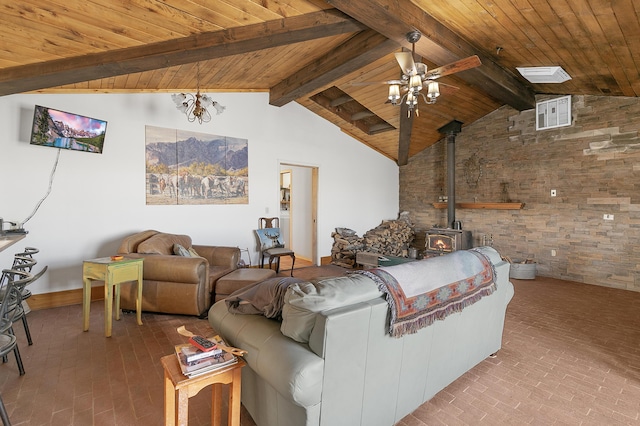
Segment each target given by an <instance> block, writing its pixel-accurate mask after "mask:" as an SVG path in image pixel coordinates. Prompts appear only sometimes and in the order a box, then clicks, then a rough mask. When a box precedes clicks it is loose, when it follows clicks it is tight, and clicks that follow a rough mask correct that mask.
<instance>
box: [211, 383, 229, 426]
mask: <svg viewBox="0 0 640 426" xmlns="http://www.w3.org/2000/svg"><path fill="white" fill-rule="evenodd" d="M221 409H222V384H220V383H214V384H213V386H212V398H211V426H220V422H221V421H222V416H221V415H220V410H221ZM229 410H231V407H229Z"/></svg>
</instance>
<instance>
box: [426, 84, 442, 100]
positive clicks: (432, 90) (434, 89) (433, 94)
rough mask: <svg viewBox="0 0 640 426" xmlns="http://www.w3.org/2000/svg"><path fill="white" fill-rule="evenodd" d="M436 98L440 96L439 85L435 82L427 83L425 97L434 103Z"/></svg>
mask: <svg viewBox="0 0 640 426" xmlns="http://www.w3.org/2000/svg"><path fill="white" fill-rule="evenodd" d="M438 96H440V84H438V82H436V81H432V82H430V83H429V87H428V89H427V97H428V98H429V100H431V101H433V102H435V100H436V98H437V97H438Z"/></svg>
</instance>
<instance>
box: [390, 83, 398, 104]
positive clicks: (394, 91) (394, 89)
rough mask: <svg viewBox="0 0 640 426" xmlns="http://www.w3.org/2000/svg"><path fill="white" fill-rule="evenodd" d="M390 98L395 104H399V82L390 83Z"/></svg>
mask: <svg viewBox="0 0 640 426" xmlns="http://www.w3.org/2000/svg"><path fill="white" fill-rule="evenodd" d="M389 100H390V101H391V103H392V104H393V105H397V103H398V101H399V100H400V85H399V84H390V85H389Z"/></svg>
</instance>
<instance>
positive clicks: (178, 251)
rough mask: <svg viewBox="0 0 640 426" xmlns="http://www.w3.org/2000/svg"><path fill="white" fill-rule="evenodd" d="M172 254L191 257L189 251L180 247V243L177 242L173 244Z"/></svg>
mask: <svg viewBox="0 0 640 426" xmlns="http://www.w3.org/2000/svg"><path fill="white" fill-rule="evenodd" d="M173 254H175V255H176V256H182V257H192V256H191V253H189V250H187V249H186V248H184V247H182V244H178V243H176V244H174V245H173Z"/></svg>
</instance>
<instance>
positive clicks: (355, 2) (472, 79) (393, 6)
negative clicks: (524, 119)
mask: <svg viewBox="0 0 640 426" xmlns="http://www.w3.org/2000/svg"><path fill="white" fill-rule="evenodd" d="M327 2H328V3H329V4H331V5H332V6H334V7H336V8H337V9H339V10H341V11H343V12H344V13H346V14H347V15H349V16H352V17H353V18H355V19H357V20H358V21H360V22H362V23H363V24H365V25H367V26H368V27H370V28H372V29H374V30H376V31H378V32H379V33H380V34H383V35H385V36H387V37H388V38H389V39H391V40H395V41H397V42H398V43H399V44H401V45H403V46H405V47H408V48H410V47H411V46H410V44H409V43H408V42H407V41H406V39H405V35H406V34H407V33H408V32H411V31H414V30H416V29H417V30H419V31H420V32H421V33H422V38H421V39H420V41H419V42H418V43H416V52H417V53H418V54H420V55H421V56H423V57H424V58H426V59H428V60H429V61H431V62H433V63H435V64H436V65H445V64H447V63H449V62H453V61H455V60H458V59H462V58H464V57H466V56H471V55H478V56H479V57H480V60H481V61H482V66H480V67H477V68H474V69H472V70H468V71H465V72H463V73H460V74H458V75H457V77H459V78H460V79H462V80H464V81H466V82H467V83H469V84H471V85H474V86H476V87H479V88H480V89H482V90H483V91H485V92H487V93H488V94H490V95H491V96H492V97H493V98H495V99H496V100H498V101H500V102H502V103H504V104H506V105H510V106H512V107H513V108H515V109H517V110H520V111H523V110H526V109H531V108H533V107H534V106H535V94H534V92H533V90H531V89H530V88H529V87H527V86H525V85H524V84H522V83H521V82H520V81H519V80H518V79H517V78H516V77H515V76H514V75H513V74H512V73H511V72H509V71H507V70H504V69H503V68H501V67H500V66H499V65H497V64H496V63H495V62H493V60H492V59H491V58H490V57H488V56H484V55H482V54H481V52H479V51H478V49H476V48H475V47H474V46H473V45H471V44H470V43H469V42H467V41H466V40H464V39H462V38H461V37H459V36H458V35H457V34H455V33H454V32H453V31H451V30H449V29H448V28H447V27H445V26H444V25H443V24H441V23H440V22H438V21H436V20H435V19H434V18H433V17H432V16H430V15H428V14H426V13H425V12H424V11H423V10H422V9H420V8H419V7H418V6H416V5H415V4H414V3H413V2H410V1H404V2H389V1H386V2H381V1H380V0H327Z"/></svg>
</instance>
